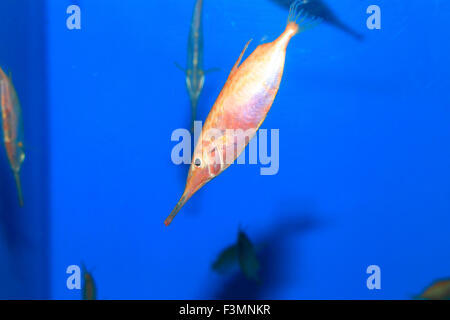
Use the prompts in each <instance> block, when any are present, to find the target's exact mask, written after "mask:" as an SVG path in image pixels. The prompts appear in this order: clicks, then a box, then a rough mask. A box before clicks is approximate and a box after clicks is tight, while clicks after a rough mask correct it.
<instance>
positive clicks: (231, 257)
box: [212, 230, 260, 282]
mask: <svg viewBox="0 0 450 320" xmlns="http://www.w3.org/2000/svg"><path fill="white" fill-rule="evenodd" d="M237 265H239V267H240V270H241V271H242V273H243V274H244V275H245V277H246V278H247V279H248V280H252V281H255V282H260V279H259V270H260V263H259V260H258V257H257V254H256V249H255V246H254V245H253V244H252V242H251V241H250V239H249V238H248V236H247V235H246V234H245V233H244V232H243V231H242V230H239V232H238V237H237V242H236V244H233V245H231V246H229V247H228V248H226V249H224V250H223V251H222V253H221V254H220V255H219V257H218V258H217V260H216V261H215V262H214V263H213V265H212V269H213V270H214V271H216V272H217V273H220V274H223V273H227V272H230V271H232V270H233V269H234V268H235V267H236V266H237Z"/></svg>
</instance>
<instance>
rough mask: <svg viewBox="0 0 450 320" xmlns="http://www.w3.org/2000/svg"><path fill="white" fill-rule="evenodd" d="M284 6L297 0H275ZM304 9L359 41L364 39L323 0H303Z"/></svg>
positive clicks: (288, 5) (286, 6)
mask: <svg viewBox="0 0 450 320" xmlns="http://www.w3.org/2000/svg"><path fill="white" fill-rule="evenodd" d="M273 1H275V2H276V3H277V4H279V5H281V6H282V7H284V8H289V7H290V5H291V4H292V3H293V2H295V0H273ZM303 3H304V6H303V9H304V10H305V12H306V13H307V14H308V15H311V16H314V17H317V18H320V19H322V20H323V21H324V22H326V23H328V24H330V25H332V26H334V27H336V28H337V29H340V30H342V31H344V32H345V33H347V34H349V35H350V36H352V37H353V38H354V39H356V40H358V41H362V40H363V39H364V36H363V35H362V34H360V33H358V32H356V31H355V30H353V29H352V28H350V27H349V26H348V25H346V24H345V23H344V22H342V21H341V20H340V19H339V18H338V17H337V16H336V14H335V13H334V12H333V11H332V10H331V9H330V8H329V7H328V6H327V5H326V3H325V2H324V1H322V0H303Z"/></svg>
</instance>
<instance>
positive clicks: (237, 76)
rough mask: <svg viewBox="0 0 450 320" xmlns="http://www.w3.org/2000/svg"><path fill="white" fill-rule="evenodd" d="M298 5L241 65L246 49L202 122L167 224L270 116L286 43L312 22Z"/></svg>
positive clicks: (238, 153)
mask: <svg viewBox="0 0 450 320" xmlns="http://www.w3.org/2000/svg"><path fill="white" fill-rule="evenodd" d="M300 7H301V1H300V0H297V1H296V2H295V3H294V4H293V5H292V7H291V10H290V14H289V19H288V24H287V26H286V29H285V31H284V32H283V33H282V34H281V35H280V36H279V37H278V38H277V39H276V40H275V41H273V42H270V43H265V44H262V45H259V46H258V47H257V48H256V49H255V50H254V51H253V53H252V54H250V56H249V57H248V58H247V59H246V60H245V61H244V62H243V63H242V64H241V65H240V62H241V60H242V57H243V55H244V53H245V51H246V49H247V47H248V45H249V42H250V41H249V42H248V43H247V45H246V46H245V47H244V50H243V51H242V53H241V55H240V57H239V59H238V60H237V62H236V63H235V65H234V67H233V69H232V70H231V73H230V75H229V76H228V79H227V81H226V83H225V85H224V87H223V89H222V91H221V92H220V94H219V96H218V98H217V100H216V102H215V103H214V105H213V107H212V109H211V111H210V113H209V115H208V117H207V119H206V121H205V123H204V126H203V128H202V132H201V134H200V138H199V140H198V142H197V145H196V147H195V150H194V153H193V157H192V163H191V166H190V169H189V173H188V178H187V182H186V188H185V190H184V193H183V195H182V196H181V199H180V200H179V202H178V203H177V205H176V206H175V208H174V210H173V211H172V212H171V214H170V215H169V217H168V218H167V219H166V220H165V224H166V225H169V224H170V223H171V222H172V220H173V218H174V217H175V215H176V214H177V213H178V211H179V210H180V209H181V207H182V206H183V205H184V204H185V203H186V201H187V200H189V198H190V197H191V196H192V195H193V194H194V193H195V192H197V190H199V189H200V188H201V187H202V186H203V185H205V184H206V183H207V182H208V181H210V180H212V179H213V178H215V177H216V176H218V175H219V174H220V173H222V172H223V171H224V170H225V169H227V168H228V167H229V166H230V165H231V164H232V163H233V162H234V160H235V159H236V158H237V157H238V156H239V155H240V154H241V152H242V151H243V150H244V149H245V147H246V146H247V144H248V143H249V141H250V140H251V139H252V138H253V136H254V135H255V133H256V131H257V130H258V129H259V127H260V126H261V124H262V122H263V121H264V119H265V118H266V115H267V113H268V111H269V109H270V108H271V106H272V103H273V101H274V99H275V96H276V95H277V92H278V89H279V86H280V82H281V78H282V75H283V71H284V62H285V56H286V48H287V46H288V43H289V41H290V40H291V38H292V37H293V36H294V35H295V34H297V33H298V32H300V31H302V30H304V29H307V28H308V27H309V26H310V25H309V24H308V23H309V22H310V21H307V20H306V19H305V18H304V17H301V15H300V14H301V12H302V11H301V10H300ZM299 17H300V18H301V20H300V21H298V23H300V25H299V24H298V23H297V19H298V18H299ZM305 21H306V22H305ZM302 23H303V24H302ZM233 130H234V131H233Z"/></svg>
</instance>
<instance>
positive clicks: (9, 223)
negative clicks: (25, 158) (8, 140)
mask: <svg viewBox="0 0 450 320" xmlns="http://www.w3.org/2000/svg"><path fill="white" fill-rule="evenodd" d="M2 147H3V146H2ZM1 152H4V150H3V148H2V150H1ZM5 157H6V156H5ZM6 162H7V160H4V159H1V161H0V181H2V183H1V185H0V239H2V240H4V241H5V242H6V245H7V247H8V248H9V249H10V250H11V252H17V250H20V249H25V248H29V247H30V245H31V241H30V239H28V238H27V236H26V230H25V228H26V226H27V221H26V220H25V216H24V214H25V211H24V209H23V208H21V207H20V206H19V204H18V198H17V191H16V185H15V181H14V178H13V173H12V171H11V169H10V168H9V165H7V164H6ZM25 205H26V204H25Z"/></svg>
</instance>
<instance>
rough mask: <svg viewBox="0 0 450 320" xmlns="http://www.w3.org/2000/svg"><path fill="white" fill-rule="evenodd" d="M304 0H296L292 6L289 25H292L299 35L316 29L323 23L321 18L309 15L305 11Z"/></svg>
mask: <svg viewBox="0 0 450 320" xmlns="http://www.w3.org/2000/svg"><path fill="white" fill-rule="evenodd" d="M305 3H306V2H305V1H304V0H296V1H294V2H293V3H292V4H291V8H290V9H289V16H288V20H287V24H288V26H289V25H292V26H293V27H294V28H295V29H296V32H297V33H300V32H302V31H305V30H308V29H311V28H314V27H315V26H317V25H318V24H320V23H321V22H322V19H321V18H318V17H314V16H310V15H308V13H307V12H306V11H305V10H304V8H303V6H304V5H305Z"/></svg>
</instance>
